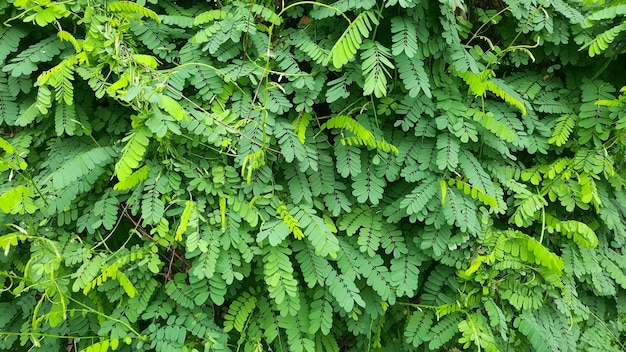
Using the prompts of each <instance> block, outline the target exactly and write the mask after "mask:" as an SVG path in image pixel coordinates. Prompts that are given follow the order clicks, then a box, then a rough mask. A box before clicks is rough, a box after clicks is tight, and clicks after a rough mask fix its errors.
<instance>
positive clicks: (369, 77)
mask: <svg viewBox="0 0 626 352" xmlns="http://www.w3.org/2000/svg"><path fill="white" fill-rule="evenodd" d="M363 49H364V50H363V52H362V53H361V60H362V63H361V69H362V70H363V74H364V75H365V83H364V87H363V95H370V94H372V93H374V96H376V98H382V97H384V96H386V95H387V86H388V84H387V77H388V76H389V77H391V73H390V72H389V70H392V69H393V68H394V65H393V63H392V62H391V61H390V57H391V51H390V50H389V49H388V48H386V47H384V46H383V45H381V44H380V43H379V42H376V41H369V40H368V41H366V42H365V43H364V44H363Z"/></svg>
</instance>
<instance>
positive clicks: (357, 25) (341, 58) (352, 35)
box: [329, 11, 378, 68]
mask: <svg viewBox="0 0 626 352" xmlns="http://www.w3.org/2000/svg"><path fill="white" fill-rule="evenodd" d="M372 24H374V25H377V24H378V18H377V15H376V13H375V12H374V11H363V12H361V13H360V14H359V15H358V16H357V18H355V19H354V21H352V22H350V25H349V26H348V28H347V29H346V30H345V31H344V32H343V34H342V35H341V37H339V39H338V40H337V42H336V43H335V45H333V48H332V49H331V50H330V53H329V57H330V58H331V59H332V61H333V66H334V67H335V68H341V67H342V66H343V65H345V64H347V63H348V61H349V60H350V59H352V58H353V57H354V56H355V55H356V53H357V51H358V50H359V48H360V47H361V43H363V38H367V37H369V35H370V32H371V31H372Z"/></svg>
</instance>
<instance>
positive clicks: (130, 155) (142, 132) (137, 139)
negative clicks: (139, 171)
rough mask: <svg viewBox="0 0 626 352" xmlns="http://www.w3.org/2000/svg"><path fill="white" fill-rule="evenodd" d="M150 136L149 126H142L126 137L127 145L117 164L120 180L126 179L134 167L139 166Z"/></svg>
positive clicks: (117, 173) (116, 168) (116, 171)
mask: <svg viewBox="0 0 626 352" xmlns="http://www.w3.org/2000/svg"><path fill="white" fill-rule="evenodd" d="M150 136H151V133H150V130H149V129H148V128H147V127H142V128H139V129H136V130H134V131H133V132H132V133H131V134H130V135H128V136H127V137H126V138H124V141H126V145H125V146H124V149H123V150H122V156H121V158H120V160H119V161H118V162H117V163H116V164H115V173H116V175H117V179H118V180H119V181H120V182H123V181H126V180H127V179H128V178H129V177H130V175H131V174H132V171H133V169H136V168H137V167H139V163H140V162H141V160H142V159H143V156H144V154H145V153H146V150H147V149H148V144H150V138H149V137H150Z"/></svg>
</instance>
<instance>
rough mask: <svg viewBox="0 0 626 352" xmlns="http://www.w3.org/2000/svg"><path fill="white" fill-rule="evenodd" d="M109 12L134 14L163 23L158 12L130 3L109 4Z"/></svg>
mask: <svg viewBox="0 0 626 352" xmlns="http://www.w3.org/2000/svg"><path fill="white" fill-rule="evenodd" d="M107 10H109V11H111V12H122V13H127V14H134V15H136V16H138V17H139V18H142V17H148V18H151V19H153V20H155V21H156V22H157V23H161V19H160V18H159V15H157V14H156V12H154V11H152V10H150V9H148V8H145V7H143V6H141V5H139V4H136V3H134V2H130V1H116V2H112V3H109V4H108V5H107Z"/></svg>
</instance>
